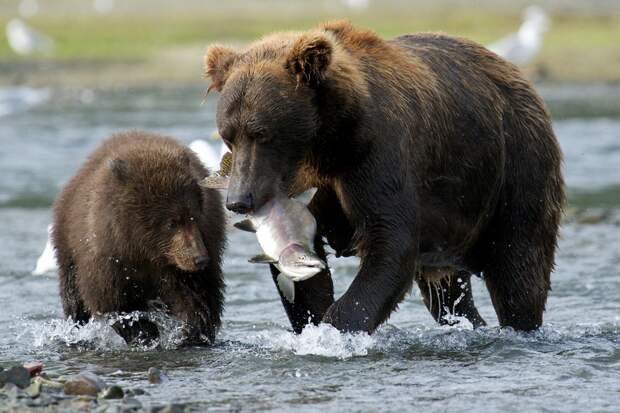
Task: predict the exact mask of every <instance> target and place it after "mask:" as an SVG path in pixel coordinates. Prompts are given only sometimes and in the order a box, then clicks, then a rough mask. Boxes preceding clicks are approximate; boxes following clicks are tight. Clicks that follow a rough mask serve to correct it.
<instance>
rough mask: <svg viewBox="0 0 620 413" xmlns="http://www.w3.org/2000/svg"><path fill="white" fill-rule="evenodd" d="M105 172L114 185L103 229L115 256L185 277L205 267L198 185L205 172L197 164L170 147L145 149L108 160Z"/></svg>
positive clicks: (204, 232) (207, 256)
mask: <svg viewBox="0 0 620 413" xmlns="http://www.w3.org/2000/svg"><path fill="white" fill-rule="evenodd" d="M194 168H195V169H196V170H197V171H196V172H193V169H194ZM108 169H109V171H108V173H109V175H110V178H111V179H112V180H113V182H114V191H113V192H112V193H111V194H110V196H109V199H108V202H109V208H111V209H112V211H111V214H109V215H112V216H111V218H110V223H109V229H108V230H109V231H112V232H113V235H114V239H115V240H116V242H117V243H119V244H120V245H119V246H118V248H119V249H121V251H120V254H123V255H124V256H127V255H129V257H128V258H130V259H134V260H145V259H146V260H149V261H151V262H152V263H155V264H156V265H172V266H175V267H178V268H180V269H181V270H183V271H188V272H195V271H198V270H201V269H203V268H205V267H206V265H207V264H208V262H209V260H210V259H211V258H212V257H210V254H209V253H208V251H207V246H206V244H207V233H208V231H209V228H208V227H207V226H208V223H207V222H206V216H205V214H206V213H208V211H205V206H206V203H207V199H206V194H205V193H204V192H203V191H204V190H203V189H201V188H200V187H199V185H198V180H199V179H200V178H201V177H202V176H204V174H206V172H204V170H202V172H201V171H200V170H201V169H202V166H201V165H199V161H198V160H197V159H192V157H191V156H190V155H189V154H187V153H183V152H179V151H175V150H170V148H165V147H164V148H158V149H154V148H148V147H146V148H145V149H144V150H140V151H133V152H130V153H126V154H122V155H119V156H118V157H115V158H114V159H111V160H110V161H109V162H108ZM213 213H215V214H216V215H218V216H219V215H220V214H219V213H218V211H213Z"/></svg>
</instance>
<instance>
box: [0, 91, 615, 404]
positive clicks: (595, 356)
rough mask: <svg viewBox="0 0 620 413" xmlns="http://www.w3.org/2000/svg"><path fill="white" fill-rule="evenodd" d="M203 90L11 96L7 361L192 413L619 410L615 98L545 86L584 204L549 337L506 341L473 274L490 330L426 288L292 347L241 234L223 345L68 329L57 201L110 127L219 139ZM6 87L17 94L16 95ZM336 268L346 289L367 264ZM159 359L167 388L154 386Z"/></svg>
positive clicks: (575, 203) (573, 193)
mask: <svg viewBox="0 0 620 413" xmlns="http://www.w3.org/2000/svg"><path fill="white" fill-rule="evenodd" d="M203 90H204V89H203V85H196V86H192V87H179V88H172V87H171V88H167V89H138V90H135V89H130V90H113V91H99V90H94V91H91V90H47V91H33V90H4V91H3V93H4V95H3V94H2V93H0V366H4V367H6V366H9V365H12V364H16V363H24V362H28V361H33V360H37V361H42V362H43V363H44V364H45V370H46V371H48V372H52V373H56V374H71V373H74V372H79V371H83V370H89V371H93V372H95V373H97V374H98V375H100V376H101V377H102V378H104V379H105V380H106V381H107V382H109V383H118V384H120V385H121V386H123V387H126V388H131V387H139V388H142V389H144V390H146V391H147V392H148V394H147V395H143V396H139V397H138V399H139V400H140V401H141V402H142V403H143V404H144V405H145V406H148V405H151V404H157V403H163V402H179V403H184V404H186V408H187V409H188V410H196V411H203V410H205V409H207V410H209V411H230V410H233V411H238V410H240V411H252V410H262V411H270V410H273V411H300V412H302V411H317V410H322V411H377V410H382V411H403V410H404V411H409V410H413V411H498V410H501V411H504V412H511V411H561V412H572V411H575V412H583V411H601V412H602V411H609V412H617V411H620V240H619V235H620V110H617V109H618V107H619V106H620V104H618V102H617V99H618V98H617V96H620V93H619V90H618V89H615V90H612V91H610V92H609V95H608V94H606V93H607V92H606V91H605V90H604V89H602V91H601V89H596V90H594V91H590V90H589V89H586V90H585V91H583V92H582V91H580V90H572V91H571V90H570V89H569V90H564V89H557V88H553V87H548V88H542V89H541V90H542V92H543V95H544V97H545V98H546V99H547V100H548V101H549V103H550V105H551V108H552V110H553V112H554V117H555V124H554V127H555V130H556V133H557V135H558V138H559V140H560V143H561V145H562V147H563V150H564V152H565V176H566V180H567V185H568V188H569V193H570V199H571V208H570V209H569V214H568V215H569V216H568V218H567V219H566V220H565V223H564V225H563V229H562V238H561V240H560V248H559V252H558V254H557V269H556V271H555V273H554V274H553V276H552V286H553V291H552V292H551V294H550V297H549V300H548V303H547V312H546V314H545V326H544V327H543V328H542V329H540V331H537V332H534V333H529V334H524V333H515V332H514V331H511V330H510V329H505V330H500V329H499V328H498V327H497V319H496V317H495V314H494V312H493V308H492V306H491V303H490V299H489V296H488V294H487V292H486V290H485V288H484V285H483V282H482V281H481V280H479V279H475V280H473V284H474V290H475V291H474V294H475V299H476V303H477V306H478V308H479V310H480V312H481V313H482V315H483V317H485V319H486V320H487V322H488V323H489V326H488V327H485V328H481V329H479V330H476V331H473V330H472V329H471V328H470V327H468V326H461V327H440V326H437V325H436V324H435V323H434V321H433V320H432V318H431V316H430V314H429V313H428V311H427V310H426V309H425V308H424V306H423V304H422V302H421V299H420V295H419V292H418V291H417V290H414V291H413V292H412V294H411V295H410V296H409V297H408V298H407V299H406V300H405V301H404V302H403V304H402V305H401V306H400V309H399V311H398V312H397V313H396V314H394V315H393V316H392V317H391V319H390V320H389V323H388V324H386V325H384V326H383V327H381V328H380V329H379V331H378V332H377V333H376V334H375V335H373V336H367V335H362V334H360V335H352V334H344V335H343V334H340V333H338V332H337V331H335V330H334V329H332V328H330V327H327V326H319V327H311V328H307V329H306V330H305V331H304V332H303V333H302V334H301V335H299V336H296V335H294V334H292V333H291V332H290V328H289V324H288V320H287V319H286V316H285V314H284V311H283V309H282V306H281V304H280V299H279V297H278V295H277V293H276V290H275V288H274V285H273V283H272V281H271V277H270V276H269V275H268V271H267V270H266V268H265V267H263V266H256V265H252V264H249V263H247V259H248V258H249V257H250V256H251V255H254V253H257V252H258V251H259V247H258V245H257V243H256V240H255V238H254V237H253V236H251V235H250V234H245V233H241V232H239V231H231V233H230V236H229V243H228V245H229V247H228V250H227V252H226V256H225V276H226V282H227V294H226V311H225V314H224V323H223V326H222V330H221V333H220V335H219V336H218V339H217V342H216V344H215V345H214V346H213V347H211V348H183V349H175V345H174V340H175V337H176V336H175V334H176V333H175V327H176V326H175V325H174V323H173V322H171V321H170V320H166V321H165V322H163V323H164V326H163V327H164V330H165V331H166V333H165V337H164V347H165V349H164V350H144V349H128V348H127V347H126V346H125V345H124V343H123V342H122V341H121V340H120V339H119V338H118V337H117V336H115V334H114V333H113V332H112V331H111V329H110V328H109V327H108V326H106V325H105V324H94V325H90V326H89V327H87V328H83V329H80V330H77V329H75V328H72V325H71V324H69V323H68V322H66V321H63V318H62V313H61V307H60V302H59V298H58V292H57V290H58V281H57V277H56V275H55V274H52V275H49V276H33V275H31V274H30V273H31V271H32V269H33V268H34V265H35V261H36V259H37V257H38V255H39V254H40V252H41V251H42V248H43V246H44V244H45V240H46V236H47V234H46V226H47V225H48V223H49V222H50V220H51V211H50V206H51V203H52V201H53V199H54V197H55V195H56V194H57V192H58V191H59V189H60V187H61V185H62V184H63V183H64V182H66V180H67V179H68V178H69V177H70V176H71V175H72V174H73V173H74V172H75V170H76V168H77V167H78V166H79V164H80V163H81V162H82V161H83V160H84V158H85V156H86V155H87V154H88V153H89V152H90V151H92V150H93V149H94V148H95V147H96V146H97V145H98V143H99V142H100V141H101V140H102V139H104V138H105V137H106V136H108V135H109V134H110V133H112V132H115V131H119V130H124V129H129V128H143V129H147V130H150V131H156V132H160V133H164V134H169V135H172V136H175V137H177V138H178V139H180V140H181V141H183V142H185V143H189V142H191V141H192V140H195V139H207V140H208V139H209V136H210V135H211V133H212V132H213V130H214V128H215V124H214V105H215V102H216V99H217V97H216V95H212V96H209V98H208V100H207V103H206V104H202V105H201V101H202V92H203ZM7 94H16V96H17V97H16V98H15V99H14V100H11V99H6V98H5V99H4V101H3V100H2V96H6V95H7ZM29 94H30V95H29ZM584 94H585V95H588V94H593V95H596V94H598V95H602V97H600V99H602V100H600V101H599V103H600V102H602V103H600V104H599V106H598V107H597V105H596V101H595V102H594V103H592V102H589V101H587V99H584ZM21 95H25V96H26V97H27V98H28V97H29V96H30V97H29V99H30V100H28V99H26V98H24V97H21V98H20V96H21ZM31 95H32V96H34V97H32V96H31ZM11 96H12V95H11ZM614 96H615V98H614ZM577 98H578V99H577ZM605 99H607V100H605ZM575 100H578V102H577V103H574V101H575ZM15 101H17V102H18V104H17V103H15ZM2 105H4V106H2ZM614 105H615V106H614ZM610 107H611V109H610ZM614 108H615V109H614ZM212 142H213V141H212ZM214 144H215V142H214ZM330 264H331V265H332V267H333V276H334V280H335V285H336V292H337V295H340V294H341V293H342V292H343V291H344V290H345V289H346V288H347V286H348V285H349V283H350V282H351V280H352V277H353V276H354V274H355V273H356V271H357V264H358V263H357V261H356V260H355V259H335V258H333V257H331V258H330ZM151 366H155V367H159V368H161V369H162V370H164V371H165V372H166V373H167V375H168V376H169V378H170V380H168V381H167V382H165V383H164V384H161V385H149V384H148V382H147V380H146V371H147V369H148V368H149V367H151ZM1 403H2V401H1V400H0V404H1ZM0 410H2V406H0Z"/></svg>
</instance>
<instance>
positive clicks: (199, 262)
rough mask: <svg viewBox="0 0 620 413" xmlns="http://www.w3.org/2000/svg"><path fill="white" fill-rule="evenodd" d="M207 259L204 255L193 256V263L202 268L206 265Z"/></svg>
mask: <svg viewBox="0 0 620 413" xmlns="http://www.w3.org/2000/svg"><path fill="white" fill-rule="evenodd" d="M208 261H209V259H208V257H207V256H206V255H199V256H197V257H195V258H194V265H195V266H196V268H198V269H199V270H203V269H204V268H205V267H206V266H207V262H208Z"/></svg>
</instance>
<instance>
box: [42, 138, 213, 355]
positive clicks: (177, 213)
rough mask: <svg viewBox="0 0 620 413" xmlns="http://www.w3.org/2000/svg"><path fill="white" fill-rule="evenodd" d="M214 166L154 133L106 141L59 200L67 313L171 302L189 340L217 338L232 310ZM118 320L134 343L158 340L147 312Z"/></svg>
mask: <svg viewBox="0 0 620 413" xmlns="http://www.w3.org/2000/svg"><path fill="white" fill-rule="evenodd" d="M207 175H208V172H207V171H206V169H205V168H204V166H203V165H202V163H201V162H200V160H199V159H198V158H197V157H196V155H195V154H194V153H193V152H192V151H191V150H190V149H188V148H186V147H185V146H183V145H181V144H180V143H178V142H176V141H175V140H173V139H170V138H166V137H162V136H157V135H153V134H149V133H145V132H129V133H122V134H118V135H114V136H112V137H111V138H110V139H108V140H107V141H105V142H104V143H103V144H102V145H101V146H100V147H99V148H98V149H97V150H96V151H95V152H94V153H93V154H92V155H91V156H90V158H88V160H87V161H86V163H85V164H84V165H83V166H82V168H81V169H80V170H79V171H78V173H77V174H76V175H75V176H74V177H73V178H72V179H71V181H70V182H69V183H68V185H67V186H66V187H65V188H64V189H63V191H62V193H61V194H60V196H59V198H58V199H57V201H56V204H55V206H54V230H53V234H52V237H53V242H54V245H55V247H56V256H57V259H58V263H59V267H60V297H61V300H62V305H63V309H64V313H65V316H67V317H71V318H73V320H74V321H76V322H79V323H86V322H88V320H89V319H90V318H91V317H93V316H99V315H103V314H106V313H120V314H123V313H129V312H133V311H148V310H149V309H152V308H153V305H154V304H158V305H159V306H160V307H163V308H164V309H165V310H166V311H167V312H169V313H170V314H171V315H173V316H175V317H176V318H178V319H179V320H180V321H181V322H183V324H184V337H183V338H184V342H185V343H191V344H199V343H211V342H212V341H213V340H214V338H215V334H216V333H217V330H218V328H219V327H220V317H221V314H222V308H223V291H224V282H223V279H222V272H221V257H222V252H223V248H224V244H225V216H224V211H223V208H222V203H221V199H220V196H219V194H218V193H217V192H216V191H215V190H209V189H203V188H201V187H200V186H199V185H198V183H199V182H200V180H202V179H203V178H204V177H205V176H207ZM127 318H128V320H125V321H118V322H116V324H115V325H114V329H115V330H116V331H117V332H118V333H119V334H120V335H121V336H122V337H123V338H124V339H125V340H126V341H127V342H128V343H151V342H153V340H155V339H156V338H157V337H158V329H157V326H156V325H155V324H154V323H152V322H151V321H149V320H147V319H146V318H140V319H138V320H130V317H127Z"/></svg>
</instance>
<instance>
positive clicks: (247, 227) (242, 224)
mask: <svg viewBox="0 0 620 413" xmlns="http://www.w3.org/2000/svg"><path fill="white" fill-rule="evenodd" d="M233 227H235V228H237V229H240V230H241V231H247V232H256V226H254V224H253V223H252V221H250V220H249V219H244V220H243V221H239V222H235V223H234V224H233Z"/></svg>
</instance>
